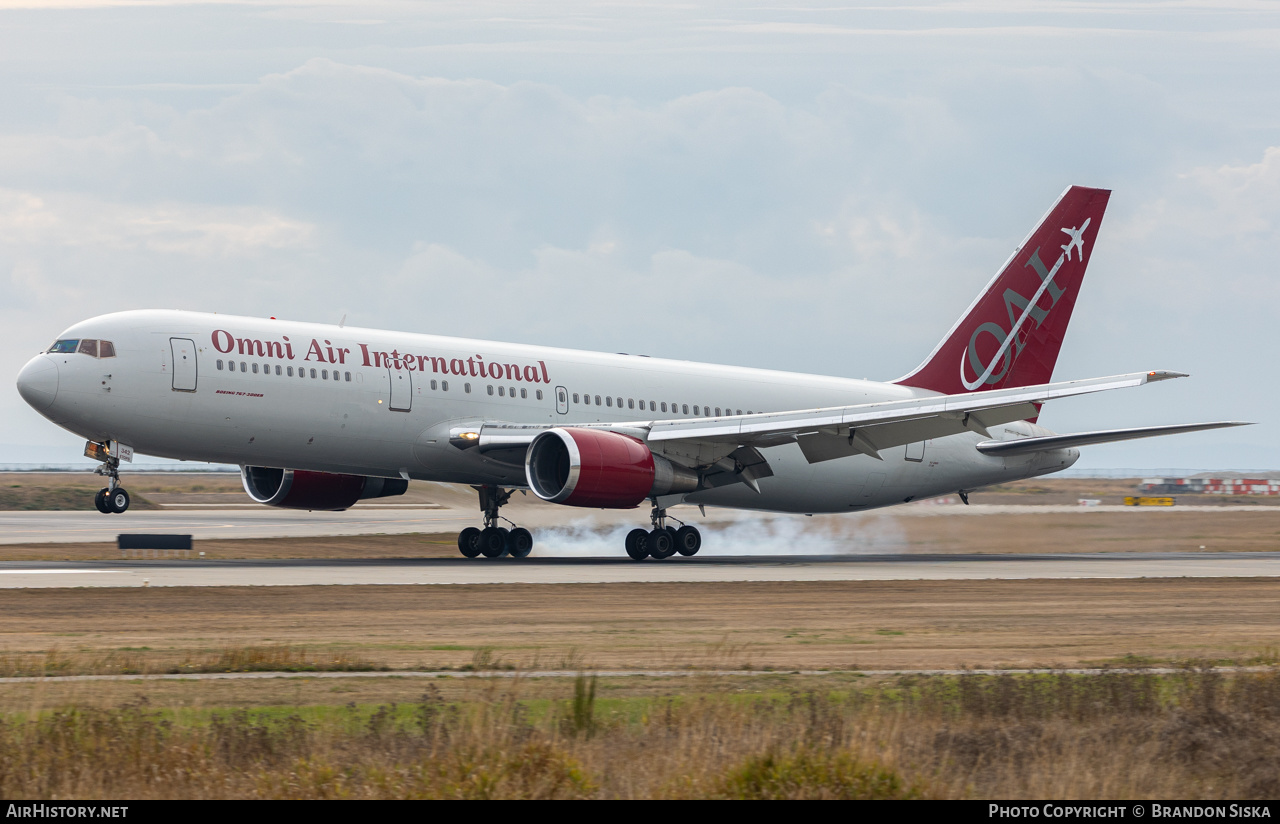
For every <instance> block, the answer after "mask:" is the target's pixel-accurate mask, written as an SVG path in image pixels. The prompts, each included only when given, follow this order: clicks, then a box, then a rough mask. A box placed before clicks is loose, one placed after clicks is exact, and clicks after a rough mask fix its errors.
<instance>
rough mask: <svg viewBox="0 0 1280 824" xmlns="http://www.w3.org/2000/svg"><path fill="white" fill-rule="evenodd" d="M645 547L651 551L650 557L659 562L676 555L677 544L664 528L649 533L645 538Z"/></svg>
mask: <svg viewBox="0 0 1280 824" xmlns="http://www.w3.org/2000/svg"><path fill="white" fill-rule="evenodd" d="M645 545H646V546H647V547H648V549H649V555H650V556H651V557H653V558H656V559H658V560H659V561H661V560H662V559H663V558H670V557H671V556H672V555H675V554H676V542H675V541H673V540H672V539H671V533H670V532H668V531H667V530H665V529H663V528H662V527H659V528H657V529H655V530H654V531H653V532H650V533H649V535H648V537H647V538H645Z"/></svg>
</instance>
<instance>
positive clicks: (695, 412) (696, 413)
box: [693, 403, 700, 415]
mask: <svg viewBox="0 0 1280 824" xmlns="http://www.w3.org/2000/svg"><path fill="white" fill-rule="evenodd" d="M693 414H695V415H698V414H700V413H699V412H698V405H697V404H696V403H695V404H694V405H693Z"/></svg>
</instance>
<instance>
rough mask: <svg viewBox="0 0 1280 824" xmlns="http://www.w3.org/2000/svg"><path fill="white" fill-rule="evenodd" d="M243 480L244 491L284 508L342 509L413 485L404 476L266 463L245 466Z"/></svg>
mask: <svg viewBox="0 0 1280 824" xmlns="http://www.w3.org/2000/svg"><path fill="white" fill-rule="evenodd" d="M240 480H241V482H243V484H244V491H245V492H247V493H248V494H249V497H250V498H252V499H253V500H255V501H256V502H258V503H260V504H266V505H267V506H278V507H283V508H284V509H313V510H314V509H320V510H332V511H341V510H343V509H346V508H347V507H349V506H351V505H352V504H354V503H355V502H356V501H359V500H363V499H365V498H386V497H388V496H390V495H403V494H404V492H405V490H406V489H408V488H409V482H408V481H406V480H405V479H403V478H371V477H368V476H365V475H339V474H335V473H331V472H311V471H309V470H305V469H275V468H272V467H265V466H245V467H241V468H240Z"/></svg>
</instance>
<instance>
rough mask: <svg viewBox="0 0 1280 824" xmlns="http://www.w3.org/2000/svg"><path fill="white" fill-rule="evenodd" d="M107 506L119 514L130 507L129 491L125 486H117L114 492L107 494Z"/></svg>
mask: <svg viewBox="0 0 1280 824" xmlns="http://www.w3.org/2000/svg"><path fill="white" fill-rule="evenodd" d="M107 506H109V507H110V508H111V511H112V512H114V513H116V514H117V515H118V514H120V513H123V512H124V511H126V510H127V509H128V508H129V493H128V492H126V491H125V489H124V487H123V486H117V487H116V488H115V491H114V492H110V493H108V494H107Z"/></svg>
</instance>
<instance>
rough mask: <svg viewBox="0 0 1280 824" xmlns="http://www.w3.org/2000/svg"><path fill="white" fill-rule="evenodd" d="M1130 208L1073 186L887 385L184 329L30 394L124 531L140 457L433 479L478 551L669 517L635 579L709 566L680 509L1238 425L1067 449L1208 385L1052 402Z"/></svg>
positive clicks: (811, 509)
mask: <svg viewBox="0 0 1280 824" xmlns="http://www.w3.org/2000/svg"><path fill="white" fill-rule="evenodd" d="M1109 196H1110V192H1109V191H1107V190H1103V189H1086V188H1081V187H1071V188H1069V189H1068V190H1067V191H1066V192H1064V193H1063V194H1062V196H1061V197H1059V199H1058V201H1057V202H1056V203H1055V204H1054V205H1053V207H1052V208H1051V209H1050V210H1049V212H1048V214H1047V215H1046V216H1045V217H1044V219H1043V220H1041V221H1040V223H1039V225H1037V226H1036V228H1035V229H1034V230H1033V231H1032V232H1031V234H1030V235H1029V236H1028V237H1027V238H1026V240H1025V241H1024V242H1023V243H1021V244H1020V245H1019V246H1018V248H1017V249H1016V250H1015V251H1014V253H1013V255H1012V256H1011V257H1010V258H1009V260H1008V261H1006V263H1005V264H1004V266H1002V267H1001V268H1000V270H999V272H998V273H997V274H996V276H995V278H994V279H993V280H992V281H991V282H990V283H989V284H988V285H987V286H986V288H985V289H983V291H982V292H981V293H980V294H979V295H978V297H977V299H976V300H975V301H974V302H973V303H972V304H971V305H970V306H969V308H968V309H967V310H966V311H965V312H964V314H963V316H962V317H961V318H960V320H959V321H957V322H956V324H955V325H954V326H953V327H952V328H951V330H950V331H949V332H948V333H947V334H946V335H945V336H944V337H943V339H942V342H941V343H939V344H938V346H937V347H936V348H935V349H934V350H933V352H932V353H931V354H930V355H929V356H928V357H927V358H925V360H924V362H923V363H922V364H920V366H919V367H918V368H917V369H915V370H914V371H913V372H911V373H910V374H908V375H906V376H905V377H902V378H899V379H898V380H895V381H891V382H888V383H878V382H874V381H866V380H851V379H848V378H837V377H823V376H817V375H807V374H797V373H790V372H775V371H766V370H760V369H746V368H740V367H731V366H716V365H710V364H702V363H692V362H686V361H674V360H660V359H657V358H649V357H644V356H634V355H622V354H616V355H615V354H604V353H597V352H585V351H577V350H570V349H552V348H547V347H541V346H524V345H518V344H510V343H498V342H493V341H485V340H469V339H462V338H447V337H439V336H435V335H420V334H409V333H401V332H388V331H380V330H372V329H355V328H344V327H343V326H342V325H341V324H339V325H338V326H331V325H322V324H312V323H297V322H292V321H282V320H276V319H275V318H271V319H257V318H245V317H234V316H227V315H216V314H206V313H198V312H178V311H151V310H143V311H132V312H120V313H116V314H109V315H103V316H101V317H96V318H93V319H90V320H86V321H84V322H82V323H78V324H76V325H75V326H72V327H71V328H70V329H68V330H66V331H65V332H63V333H62V334H61V335H59V336H58V339H57V340H56V342H55V343H54V344H53V345H52V346H51V347H49V349H48V350H47V351H46V352H43V353H41V354H39V355H37V356H36V357H34V358H32V359H31V361H30V362H29V363H27V364H26V365H25V366H24V367H23V368H22V371H21V373H20V374H19V376H18V390H19V392H20V393H21V394H22V397H23V398H24V399H25V400H26V401H27V403H28V404H30V405H31V406H32V407H33V408H34V409H35V410H37V411H38V412H39V413H40V414H42V415H44V416H45V417H46V418H48V419H49V420H51V421H53V422H54V423H56V424H58V425H59V426H62V427H63V428H65V429H68V430H70V431H71V432H74V433H76V434H77V435H80V436H82V437H84V438H87V439H88V441H89V443H88V446H87V448H86V454H87V455H90V456H91V457H94V458H96V459H98V460H100V461H101V462H102V464H101V466H100V467H99V468H98V470H97V471H98V472H99V473H100V474H102V475H105V476H106V477H107V479H108V481H107V486H106V487H105V488H104V489H102V490H101V491H100V492H99V493H98V494H97V498H96V504H97V507H98V509H99V510H101V511H102V512H104V513H110V512H123V511H125V510H126V509H127V508H128V506H129V494H128V492H126V491H125V489H124V488H123V487H122V486H121V484H120V475H119V470H120V463H121V461H125V462H128V461H130V460H132V456H133V453H134V451H135V450H136V451H137V452H140V453H145V454H148V455H158V456H162V457H167V458H177V459H180V460H188V461H212V462H217V463H235V464H239V465H240V466H241V475H242V479H243V483H244V488H245V491H246V492H247V493H248V494H249V496H250V497H251V498H252V499H253V500H255V501H258V502H259V503H263V504H267V505H270V506H279V507H289V508H294V509H308V510H342V509H345V508H347V507H349V506H351V505H352V504H354V503H356V502H357V501H359V500H362V499H365V498H378V497H384V496H390V495H400V494H403V493H404V491H405V489H406V487H407V484H408V481H409V480H410V479H422V480H429V481H443V482H450V483H460V484H469V485H471V486H473V487H475V488H476V489H477V490H478V492H479V503H480V510H481V512H482V515H483V521H482V525H483V528H476V527H469V528H467V529H465V530H463V531H462V534H461V535H459V537H458V547H459V549H460V550H461V552H462V554H463V555H466V556H468V557H476V556H478V555H484V556H486V557H491V558H492V557H498V556H504V555H511V556H515V557H524V556H526V555H528V554H529V552H530V551H531V549H532V547H533V536H532V535H531V534H530V533H529V531H528V530H526V529H523V528H521V527H517V526H516V525H515V524H511V526H512V527H514V528H513V529H510V530H508V529H507V528H505V527H503V526H502V525H501V524H502V522H503V521H506V522H507V523H511V522H510V521H507V520H506V519H505V518H502V517H501V516H500V509H501V507H502V506H503V505H504V504H505V503H506V502H507V500H508V499H509V497H510V496H511V494H512V492H513V491H515V490H522V491H531V492H533V494H535V495H537V496H538V497H539V498H542V499H543V500H546V501H550V502H553V503H558V504H563V505H565V506H576V507H600V508H620V509H629V508H634V507H637V506H639V505H640V504H642V503H644V502H646V501H648V502H649V503H650V506H651V512H650V517H649V529H639V528H637V529H634V530H632V531H631V533H630V534H629V535H628V536H627V539H626V546H625V549H626V551H627V554H628V555H630V556H631V557H632V558H634V559H636V560H643V559H645V558H655V559H663V558H668V557H670V556H672V555H674V554H676V553H677V552H678V553H680V554H682V555H693V554H695V553H697V552H698V550H699V548H700V547H701V544H702V538H701V535H700V534H699V532H698V530H697V529H696V528H695V527H693V526H691V525H687V524H682V525H681V526H680V527H679V528H678V529H677V528H676V527H675V526H673V525H669V524H670V523H671V522H676V523H679V521H677V520H676V519H675V518H674V517H673V516H671V515H670V514H669V512H668V510H669V508H670V507H671V506H672V505H674V504H677V503H685V504H696V505H699V506H703V507H705V506H720V507H736V508H742V509H754V510H767V511H775V512H798V513H815V512H856V511H861V510H866V509H872V508H874V507H883V506H888V505H891V504H898V503H904V502H907V501H913V500H917V499H920V498H928V497H932V496H937V495H942V494H946V493H952V492H958V493H959V495H960V497H961V498H962V499H964V501H965V502H966V503H967V502H968V491H969V490H972V489H975V488H978V487H982V486H987V485H990V484H996V483H1004V482H1008V481H1012V480H1017V479H1021V478H1030V477H1034V476H1037V475H1045V474H1048V473H1051V472H1055V471H1058V470H1060V469H1064V468H1066V467H1069V466H1071V465H1072V464H1073V463H1075V461H1076V459H1077V458H1078V457H1079V451H1078V450H1077V447H1080V446H1085V445H1088V444H1097V443H1108V442H1112V441H1120V440H1126V439H1130V438H1143V437H1148V436H1152V435H1162V434H1172V433H1177V432H1194V431H1198V430H1204V429H1214V428H1217V427H1224V426H1234V425H1237V423H1238V422H1227V421H1223V422H1213V423H1196V424H1186V425H1177V426H1153V427H1144V428H1140V429H1120V430H1109V431H1101V432H1083V433H1077V434H1069V435H1057V434H1054V433H1053V432H1050V431H1049V430H1047V429H1045V428H1043V427H1041V426H1038V425H1037V424H1036V423H1035V421H1036V419H1037V417H1038V416H1039V414H1040V408H1041V406H1042V405H1043V404H1044V403H1046V402H1047V401H1050V400H1054V399H1057V398H1067V397H1072V396H1075V395H1084V394H1088V393H1091V392H1101V391H1105V390H1109V389H1119V388H1122V387H1129V386H1141V385H1143V384H1146V383H1151V382H1154V381H1161V380H1167V379H1169V378H1178V377H1185V375H1182V374H1180V373H1177V372H1166V371H1151V372H1138V373H1133V374H1127V375H1116V376H1112V377H1104V378H1090V379H1086V380H1074V381H1065V382H1060V383H1051V382H1050V381H1051V379H1052V373H1053V368H1054V363H1055V361H1056V360H1057V357H1058V350H1059V348H1060V347H1061V345H1062V339H1063V335H1064V334H1065V332H1066V330H1067V323H1068V321H1070V319H1071V311H1072V309H1073V307H1074V306H1075V302H1076V295H1077V294H1078V291H1079V289H1080V283H1081V280H1082V278H1083V277H1084V272H1085V267H1086V266H1087V264H1088V261H1089V255H1090V252H1091V251H1092V248H1093V242H1094V239H1095V237H1096V236H1097V232H1098V227H1099V225H1100V224H1101V222H1102V216H1103V212H1104V211H1105V209H1106V205H1107V199H1108V197H1109Z"/></svg>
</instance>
